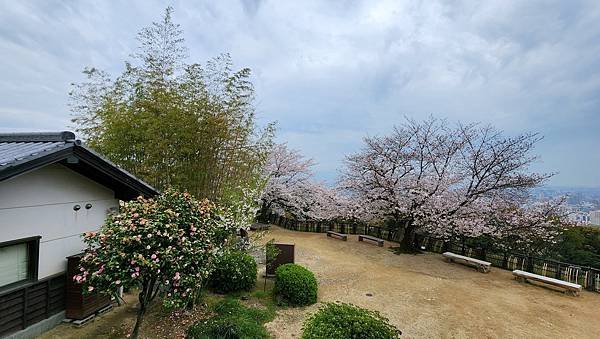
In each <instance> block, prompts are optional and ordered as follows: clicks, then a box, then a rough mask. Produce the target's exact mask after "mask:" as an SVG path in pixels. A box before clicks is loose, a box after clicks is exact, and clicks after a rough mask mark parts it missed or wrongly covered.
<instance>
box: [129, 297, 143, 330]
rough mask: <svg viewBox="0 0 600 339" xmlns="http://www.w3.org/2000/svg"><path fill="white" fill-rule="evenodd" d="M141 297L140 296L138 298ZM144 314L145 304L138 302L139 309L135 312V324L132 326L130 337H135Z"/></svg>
mask: <svg viewBox="0 0 600 339" xmlns="http://www.w3.org/2000/svg"><path fill="white" fill-rule="evenodd" d="M140 299H141V298H140ZM144 314H146V305H145V304H142V303H141V302H140V309H139V310H138V313H137V319H136V320H135V326H134V327H133V332H132V333H131V337H130V338H131V339H137V337H138V335H139V332H140V327H141V325H142V320H144Z"/></svg>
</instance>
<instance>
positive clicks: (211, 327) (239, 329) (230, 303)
mask: <svg viewBox="0 0 600 339" xmlns="http://www.w3.org/2000/svg"><path fill="white" fill-rule="evenodd" d="M213 312H214V313H215V315H214V316H213V317H210V318H208V319H205V320H200V321H198V322H197V323H195V324H194V325H192V326H190V328H188V331H187V334H188V337H189V338H193V339H221V338H222V339H238V338H247V339H254V338H256V339H260V338H269V334H268V333H267V331H266V330H265V328H264V326H263V324H264V323H266V322H268V321H271V320H272V319H273V318H274V316H275V313H274V311H273V310H272V309H270V308H266V309H259V308H254V307H246V306H244V305H242V304H241V303H240V301H239V300H236V299H233V298H227V299H224V300H222V301H220V302H218V303H217V304H216V305H215V306H214V307H213Z"/></svg>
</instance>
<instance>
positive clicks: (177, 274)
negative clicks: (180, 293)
mask: <svg viewBox="0 0 600 339" xmlns="http://www.w3.org/2000/svg"><path fill="white" fill-rule="evenodd" d="M173 280H179V272H175V277H174V278H173Z"/></svg>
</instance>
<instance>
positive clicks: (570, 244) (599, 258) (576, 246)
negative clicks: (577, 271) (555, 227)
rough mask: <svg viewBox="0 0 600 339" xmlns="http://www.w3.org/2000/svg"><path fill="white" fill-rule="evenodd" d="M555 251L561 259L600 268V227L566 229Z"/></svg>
mask: <svg viewBox="0 0 600 339" xmlns="http://www.w3.org/2000/svg"><path fill="white" fill-rule="evenodd" d="M554 253H555V257H556V259H558V260H561V261H565V262H568V263H572V264H575V265H581V266H591V267H595V268H600V228H597V227H572V228H569V229H567V230H565V231H564V232H563V234H562V235H561V236H560V237H559V240H558V243H557V245H556V248H555V249H554Z"/></svg>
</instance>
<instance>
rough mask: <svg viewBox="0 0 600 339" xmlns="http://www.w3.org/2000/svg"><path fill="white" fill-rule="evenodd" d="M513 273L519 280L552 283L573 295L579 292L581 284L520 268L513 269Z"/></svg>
mask: <svg viewBox="0 0 600 339" xmlns="http://www.w3.org/2000/svg"><path fill="white" fill-rule="evenodd" d="M513 275H514V276H515V279H516V280H518V281H520V282H527V281H528V280H530V281H536V282H540V283H543V284H547V285H552V286H554V287H559V288H561V289H563V290H564V292H565V293H569V294H572V295H575V296H577V295H579V292H581V285H579V284H575V283H571V282H568V281H564V280H559V279H554V278H550V277H546V276H543V275H539V274H535V273H530V272H525V271H520V270H514V271H513Z"/></svg>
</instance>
